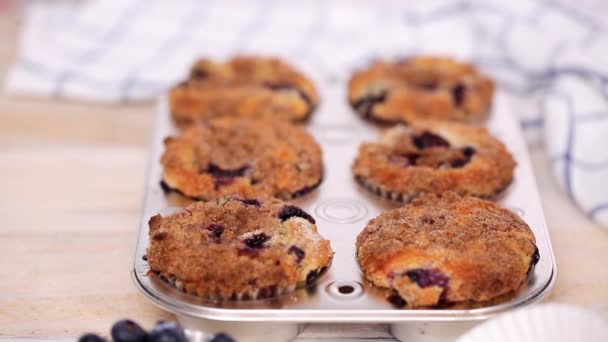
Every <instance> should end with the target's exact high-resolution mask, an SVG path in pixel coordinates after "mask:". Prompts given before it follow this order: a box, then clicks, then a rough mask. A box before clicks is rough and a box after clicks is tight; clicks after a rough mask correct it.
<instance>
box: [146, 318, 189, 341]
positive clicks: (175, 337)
mask: <svg viewBox="0 0 608 342" xmlns="http://www.w3.org/2000/svg"><path fill="white" fill-rule="evenodd" d="M149 342H188V338H187V337H186V334H185V333H184V329H183V328H182V326H181V325H179V323H177V322H173V321H158V322H157V323H156V326H155V327H154V329H152V332H151V333H150V339H149Z"/></svg>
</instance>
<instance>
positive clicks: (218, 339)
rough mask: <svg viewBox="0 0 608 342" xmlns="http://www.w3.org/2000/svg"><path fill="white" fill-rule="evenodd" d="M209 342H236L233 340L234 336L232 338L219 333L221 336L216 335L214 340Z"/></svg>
mask: <svg viewBox="0 0 608 342" xmlns="http://www.w3.org/2000/svg"><path fill="white" fill-rule="evenodd" d="M209 342H235V341H234V339H233V338H232V336H230V335H228V334H226V333H219V334H216V335H215V336H213V338H212V339H211V340H209Z"/></svg>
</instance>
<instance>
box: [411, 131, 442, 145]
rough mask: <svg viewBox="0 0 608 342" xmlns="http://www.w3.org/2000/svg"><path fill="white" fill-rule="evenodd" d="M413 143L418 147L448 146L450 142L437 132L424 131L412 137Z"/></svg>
mask: <svg viewBox="0 0 608 342" xmlns="http://www.w3.org/2000/svg"><path fill="white" fill-rule="evenodd" d="M414 145H416V147H418V148H419V149H425V148H430V147H450V143H449V142H448V141H447V140H445V139H443V138H442V137H441V136H439V135H437V134H433V133H431V132H424V133H422V134H420V135H418V136H416V137H414Z"/></svg>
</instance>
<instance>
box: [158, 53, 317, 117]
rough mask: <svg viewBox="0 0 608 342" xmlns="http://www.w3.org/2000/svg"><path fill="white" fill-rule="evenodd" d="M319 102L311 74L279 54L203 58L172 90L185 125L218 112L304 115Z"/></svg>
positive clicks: (172, 102)
mask: <svg viewBox="0 0 608 342" xmlns="http://www.w3.org/2000/svg"><path fill="white" fill-rule="evenodd" d="M318 102H319V97H318V95H317V91H316V89H315V87H314V85H313V84H312V82H311V81H310V80H308V79H307V78H306V77H305V76H304V75H302V74H301V73H300V72H298V71H296V70H295V69H294V68H293V67H291V66H290V65H288V64H287V63H285V62H283V61H281V60H279V59H276V58H262V57H246V56H240V57H235V58H233V59H231V60H229V61H227V62H225V63H222V62H215V61H212V60H209V59H200V60H199V61H197V62H196V63H195V64H194V66H193V67H192V70H191V71H190V76H189V78H188V79H187V80H186V81H185V82H182V83H180V84H179V85H177V86H175V87H174V88H173V89H171V90H170V92H169V104H170V110H171V114H172V117H173V120H174V122H175V123H176V124H177V125H178V126H180V127H185V126H188V125H190V124H192V123H193V122H200V121H206V120H209V119H212V118H216V117H239V118H260V117H264V118H272V119H276V120H287V121H292V122H295V121H304V120H306V119H307V118H308V117H309V116H310V114H311V113H312V111H313V110H314V108H315V107H316V106H317V104H318Z"/></svg>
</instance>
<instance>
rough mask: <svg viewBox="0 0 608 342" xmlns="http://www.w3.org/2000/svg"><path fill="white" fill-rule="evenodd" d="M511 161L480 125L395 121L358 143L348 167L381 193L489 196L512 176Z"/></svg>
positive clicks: (396, 195) (405, 197)
mask: <svg viewBox="0 0 608 342" xmlns="http://www.w3.org/2000/svg"><path fill="white" fill-rule="evenodd" d="M515 165H516V163H515V161H514V160H513V158H512V157H511V154H510V153H509V152H508V151H507V149H506V148H505V146H504V145H503V144H502V143H500V142H499V141H498V140H496V139H495V138H493V137H492V136H491V135H490V134H489V133H488V132H487V131H486V130H485V129H484V128H478V127H472V126H468V125H465V124H459V123H451V122H439V121H438V122H431V121H419V122H416V123H415V124H412V125H410V126H407V127H406V126H401V125H400V126H396V127H393V128H391V129H388V130H387V131H385V132H384V133H383V135H382V136H381V138H380V140H379V141H378V142H374V143H369V142H368V143H363V144H362V145H361V146H360V147H359V153H358V155H357V157H356V159H355V161H354V164H353V166H352V171H353V174H354V176H355V179H356V180H357V181H358V182H359V183H360V184H361V185H362V186H363V187H365V188H367V189H368V190H370V191H372V192H374V193H376V194H378V195H381V196H383V197H386V198H389V199H392V200H397V201H403V202H408V201H410V200H411V199H412V198H415V197H416V196H419V195H421V194H425V193H434V194H441V193H443V192H447V191H452V192H455V193H458V194H459V195H470V196H477V197H491V196H493V195H496V194H497V193H499V192H501V191H502V190H503V189H505V188H506V187H507V186H508V185H509V183H511V180H512V179H513V170H514V168H515Z"/></svg>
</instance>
